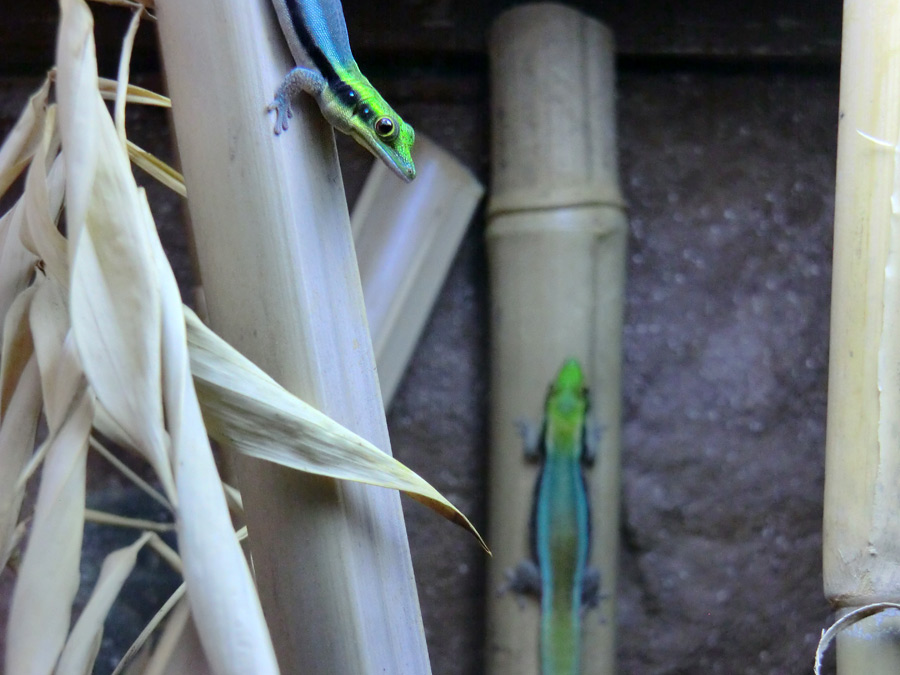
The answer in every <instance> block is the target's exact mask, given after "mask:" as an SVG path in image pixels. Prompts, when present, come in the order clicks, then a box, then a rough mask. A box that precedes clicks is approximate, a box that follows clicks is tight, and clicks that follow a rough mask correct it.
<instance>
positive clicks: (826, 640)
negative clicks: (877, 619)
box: [814, 602, 900, 675]
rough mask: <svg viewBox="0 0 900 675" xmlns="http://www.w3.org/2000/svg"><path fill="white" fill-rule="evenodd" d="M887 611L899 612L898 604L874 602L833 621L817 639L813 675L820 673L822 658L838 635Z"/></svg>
mask: <svg viewBox="0 0 900 675" xmlns="http://www.w3.org/2000/svg"><path fill="white" fill-rule="evenodd" d="M889 610H895V611H900V604H897V603H895V602H876V603H873V604H871V605H865V606H864V607H860V608H859V609H855V610H853V611H852V612H850V613H849V614H845V615H844V616H842V617H841V618H840V619H838V620H837V621H835V622H834V623H833V624H832V625H831V627H829V629H828V630H824V631H822V637H821V638H820V639H819V646H818V647H817V648H816V662H815V665H814V672H815V675H820V673H821V671H822V658H823V657H824V656H825V652H826V651H828V647H829V646H830V645H831V643H832V642H833V641H834V639H835V638H836V637H837V636H838V634H839V633H841V632H842V631H845V630H847V629H848V628H850V626H852V625H853V624H856V623H859V622H860V621H862V620H863V619H868V618H869V617H870V616H875V615H876V614H881V613H882V612H887V611H889Z"/></svg>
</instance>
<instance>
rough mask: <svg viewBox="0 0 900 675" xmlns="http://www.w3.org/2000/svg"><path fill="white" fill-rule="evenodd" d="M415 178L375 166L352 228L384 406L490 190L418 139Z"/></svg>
mask: <svg viewBox="0 0 900 675" xmlns="http://www.w3.org/2000/svg"><path fill="white" fill-rule="evenodd" d="M413 159H414V160H415V162H416V167H417V171H418V173H417V177H416V180H415V181H413V182H412V183H410V184H409V185H407V184H404V183H401V182H400V181H398V180H397V179H396V177H395V176H394V174H393V173H392V172H391V171H390V170H389V169H388V168H387V167H386V166H385V165H384V164H383V163H382V162H376V163H375V164H374V165H373V166H372V171H371V173H370V174H369V176H368V178H367V179H366V184H365V185H364V186H363V190H362V193H361V194H360V196H359V200H358V201H357V203H356V206H355V208H354V209H353V215H352V217H351V224H352V227H353V238H354V242H355V244H356V252H357V256H358V258H359V273H360V276H361V277H362V285H363V296H364V297H365V301H366V314H367V316H368V319H369V328H370V330H371V331H372V342H373V343H374V345H375V361H376V363H377V364H378V378H379V380H380V382H381V395H382V397H383V398H384V403H385V407H390V404H391V400H392V399H393V398H394V392H396V391H397V386H398V385H399V384H400V378H401V377H402V376H403V372H404V371H405V370H406V365H407V363H409V359H410V357H411V356H412V353H413V350H414V348H415V346H416V343H417V342H418V340H419V336H420V335H421V334H422V329H423V328H424V327H425V322H426V321H427V320H428V316H429V315H430V314H431V308H432V306H433V305H434V301H435V299H436V298H437V294H438V292H439V291H440V290H441V286H442V285H443V283H444V279H445V278H446V276H447V272H448V271H449V269H450V263H451V262H453V258H454V256H455V255H456V250H457V249H458V248H459V242H460V241H461V240H462V237H463V235H464V234H465V232H466V227H467V226H468V224H469V221H470V220H471V218H472V213H473V211H474V210H475V207H476V206H477V204H478V202H479V201H480V200H481V195H482V194H484V188H483V187H482V186H481V184H480V183H479V182H478V180H477V179H476V178H475V176H473V175H472V173H471V172H470V171H469V170H468V169H467V168H466V167H464V166H463V165H462V164H460V163H459V162H458V161H457V160H456V159H455V158H454V157H453V156H452V155H450V153H448V152H446V151H445V150H442V149H441V148H440V146H438V145H437V144H435V143H434V142H433V141H432V140H431V139H429V138H427V137H425V136H423V135H422V134H419V135H418V136H417V137H416V148H415V151H414V152H413Z"/></svg>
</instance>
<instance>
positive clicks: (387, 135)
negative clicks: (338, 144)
mask: <svg viewBox="0 0 900 675" xmlns="http://www.w3.org/2000/svg"><path fill="white" fill-rule="evenodd" d="M357 92H359V93H357ZM335 97H336V98H338V99H341V101H342V103H343V105H342V106H340V108H341V109H340V110H339V111H336V113H337V115H338V116H339V117H340V118H342V119H338V120H335V121H332V120H329V121H331V122H332V124H334V125H335V126H336V127H337V128H339V129H340V130H341V131H343V132H345V133H347V134H349V135H350V136H352V137H353V138H354V139H356V142H357V143H359V144H360V145H361V146H363V147H364V148H366V149H367V150H369V152H371V153H372V154H373V155H375V156H376V157H377V158H378V159H380V160H381V161H382V162H384V163H385V165H387V167H388V168H389V169H390V170H391V171H393V172H394V173H395V174H397V176H399V177H400V178H401V179H402V180H404V181H405V182H407V183H408V182H410V181H411V180H412V179H413V178H415V177H416V165H415V164H414V163H413V159H412V148H413V143H415V140H416V134H415V132H414V131H413V128H412V127H411V126H410V125H408V124H407V123H406V122H404V121H403V119H402V118H401V117H400V115H398V114H397V113H396V112H395V111H394V109H393V108H391V106H390V105H388V103H387V101H385V100H384V99H383V98H382V97H381V95H380V94H379V93H378V92H377V91H376V90H375V88H374V87H372V85H371V84H369V81H368V80H366V79H365V78H364V77H362V76H360V79H359V80H358V81H356V83H355V86H354V87H350V86H349V85H347V86H344V87H339V88H338V91H337V92H336V94H335ZM326 117H328V115H327V114H326Z"/></svg>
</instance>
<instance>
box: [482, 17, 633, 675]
mask: <svg viewBox="0 0 900 675" xmlns="http://www.w3.org/2000/svg"><path fill="white" fill-rule="evenodd" d="M490 62H491V86H492V124H493V127H492V132H493V146H492V163H493V164H492V165H493V184H492V193H491V195H490V202H489V205H488V219H489V226H488V233H487V237H488V253H489V262H490V276H491V295H492V297H491V321H492V324H491V325H492V341H493V347H492V373H491V375H492V411H491V416H492V420H491V457H490V466H491V483H490V505H489V519H490V522H489V527H490V533H491V535H490V537H491V542H492V547H493V549H494V552H495V556H494V558H493V559H492V561H491V564H490V568H489V576H488V579H489V581H488V583H489V591H490V592H489V594H488V595H489V603H488V621H487V629H488V646H487V666H488V672H489V673H491V674H492V675H504V674H507V673H508V674H513V673H515V674H516V675H535V674H536V673H538V672H539V654H538V622H539V603H538V602H537V601H533V600H527V601H525V602H524V603H523V604H522V605H521V606H520V604H519V603H518V602H517V601H516V599H515V598H514V597H512V596H511V593H506V594H504V595H502V596H500V597H496V594H495V592H494V591H496V590H497V589H498V588H500V587H502V586H503V584H504V582H505V574H506V572H507V571H508V570H510V569H511V568H513V567H515V566H516V564H517V563H518V562H519V561H521V560H523V559H525V558H528V557H530V552H529V550H528V540H529V535H528V520H529V515H530V512H531V499H532V495H533V492H534V485H535V480H536V469H535V467H534V466H533V465H530V464H529V463H527V462H526V461H525V460H524V458H523V454H522V439H521V438H520V437H519V435H518V434H517V431H516V422H517V421H518V420H520V419H523V418H524V419H528V420H531V421H532V422H533V423H534V424H539V422H540V416H541V414H542V408H543V404H544V397H545V396H546V392H547V387H548V385H549V383H550V382H551V380H552V379H553V377H554V376H555V374H556V372H557V371H558V369H559V367H560V365H561V364H562V362H563V360H564V359H565V358H567V357H575V358H577V359H579V360H580V361H581V363H582V365H583V367H584V370H585V372H586V378H587V384H588V386H589V387H590V389H591V403H592V408H591V410H592V416H593V418H594V420H595V421H596V422H597V423H599V424H600V425H601V426H602V428H603V435H602V440H601V442H600V446H599V449H598V455H597V461H596V463H595V464H594V466H593V468H590V469H587V470H586V472H585V475H586V478H587V483H588V491H589V498H590V501H591V507H592V530H593V531H592V542H591V543H592V545H591V555H590V565H591V566H592V567H594V568H596V569H598V570H599V571H600V574H601V592H602V593H603V594H605V598H604V599H602V600H601V602H600V605H599V609H595V610H589V611H587V612H586V613H585V614H584V615H583V619H582V630H581V644H582V648H581V653H582V656H581V662H582V672H583V673H592V674H602V675H610V674H611V673H613V672H614V667H615V661H614V657H615V645H614V638H615V614H614V609H615V587H616V557H617V550H618V514H619V455H620V445H621V440H620V438H621V432H620V424H621V422H620V409H621V402H620V389H621V350H622V314H623V299H624V288H623V287H624V278H625V246H626V234H627V224H626V220H625V215H624V211H623V205H622V198H621V195H620V192H619V184H618V170H617V166H616V136H615V114H614V102H615V89H614V74H613V42H612V36H611V34H610V32H609V31H608V30H607V29H606V28H605V27H604V26H603V25H602V24H600V23H598V22H597V21H594V20H592V19H589V18H588V17H586V16H584V15H583V14H581V13H579V12H577V11H575V10H573V9H569V8H566V7H564V6H562V5H557V4H550V3H541V4H534V5H525V6H521V7H518V8H516V9H513V10H510V11H509V12H507V13H505V14H503V15H501V16H500V18H498V19H497V21H496V23H495V24H494V27H493V29H492V31H491V35H490Z"/></svg>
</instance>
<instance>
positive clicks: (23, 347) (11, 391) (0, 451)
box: [0, 288, 41, 569]
mask: <svg viewBox="0 0 900 675" xmlns="http://www.w3.org/2000/svg"><path fill="white" fill-rule="evenodd" d="M35 290H36V289H33V288H31V289H27V290H25V291H23V292H22V293H21V294H20V296H19V298H18V299H17V300H16V302H15V303H13V306H12V308H11V309H10V311H9V313H7V315H6V320H5V323H4V331H3V355H2V360H0V363H2V368H0V569H2V568H3V567H4V566H5V565H6V563H7V560H8V558H9V555H10V553H12V549H13V545H14V540H15V532H16V522H17V520H18V518H19V509H20V508H21V506H22V497H23V496H24V492H23V490H21V489H17V488H16V483H17V482H18V478H19V474H21V472H22V470H23V469H24V468H25V465H26V463H27V462H28V458H29V457H30V456H31V453H32V451H33V449H34V436H35V430H36V429H37V421H38V416H39V415H40V412H41V381H40V374H39V372H38V366H37V359H36V357H35V356H34V345H33V344H32V342H31V333H30V331H29V330H28V312H29V310H30V308H31V301H32V299H33V297H34V293H35Z"/></svg>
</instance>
